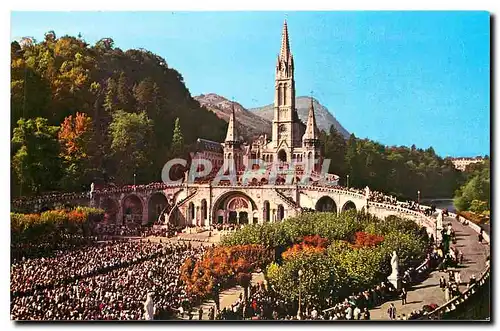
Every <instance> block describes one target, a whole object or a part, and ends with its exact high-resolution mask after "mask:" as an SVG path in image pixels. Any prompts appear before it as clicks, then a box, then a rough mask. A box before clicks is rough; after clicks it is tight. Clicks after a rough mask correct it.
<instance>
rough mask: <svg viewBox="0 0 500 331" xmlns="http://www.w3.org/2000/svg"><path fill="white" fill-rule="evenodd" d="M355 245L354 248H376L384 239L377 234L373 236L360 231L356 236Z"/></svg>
mask: <svg viewBox="0 0 500 331" xmlns="http://www.w3.org/2000/svg"><path fill="white" fill-rule="evenodd" d="M354 235H355V239H354V243H353V247H354V248H363V247H375V246H377V245H378V244H380V243H381V242H383V241H384V237H383V236H381V235H377V234H371V233H367V232H364V231H358V232H356V233H355V234H354Z"/></svg>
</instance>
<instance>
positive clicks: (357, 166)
mask: <svg viewBox="0 0 500 331" xmlns="http://www.w3.org/2000/svg"><path fill="white" fill-rule="evenodd" d="M321 140H322V142H323V146H322V147H323V148H324V155H325V157H326V158H329V159H331V163H330V172H331V173H334V174H338V175H339V176H341V181H340V183H341V184H342V185H345V184H346V182H347V175H349V185H350V186H355V187H365V186H367V185H368V186H369V187H370V188H371V189H373V190H377V191H381V192H385V193H387V194H392V195H395V196H397V197H400V198H406V199H412V200H416V199H417V191H420V192H421V197H422V198H436V197H438V198H444V197H452V196H453V193H454V191H455V190H456V189H457V188H458V187H459V186H460V184H461V183H463V181H464V178H463V175H462V173H461V172H460V171H458V170H456V169H455V167H454V166H453V164H452V163H451V161H450V160H447V159H443V158H441V157H439V156H438V155H436V153H435V152H434V149H433V148H432V147H430V148H428V149H425V150H423V149H420V148H416V147H415V145H412V146H411V147H410V148H408V147H405V146H384V145H382V144H379V143H377V142H375V141H373V140H369V139H359V138H356V136H355V135H354V134H351V136H350V137H349V140H347V141H345V139H344V138H343V137H342V135H341V134H339V132H338V131H337V130H336V129H335V128H334V127H333V126H332V127H331V128H330V131H329V132H328V133H325V132H324V131H323V132H322V133H321Z"/></svg>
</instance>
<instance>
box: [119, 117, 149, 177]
mask: <svg viewBox="0 0 500 331" xmlns="http://www.w3.org/2000/svg"><path fill="white" fill-rule="evenodd" d="M152 129H153V122H152V121H151V120H150V119H149V118H148V116H147V115H146V113H144V112H141V113H138V114H135V113H127V112H125V111H123V110H118V111H116V112H115V113H114V114H113V121H112V122H111V124H110V126H109V132H110V133H109V134H110V140H111V152H112V156H113V158H114V159H115V160H118V161H121V162H120V163H119V164H120V165H119V167H117V169H116V179H117V181H118V182H119V183H121V184H126V183H130V182H131V180H132V177H133V174H134V173H137V176H138V177H139V179H140V177H141V175H143V174H144V173H145V172H146V171H147V167H148V166H149V165H150V160H149V157H150V155H151V152H152V151H153V150H154V142H153V141H152V132H153V131H152Z"/></svg>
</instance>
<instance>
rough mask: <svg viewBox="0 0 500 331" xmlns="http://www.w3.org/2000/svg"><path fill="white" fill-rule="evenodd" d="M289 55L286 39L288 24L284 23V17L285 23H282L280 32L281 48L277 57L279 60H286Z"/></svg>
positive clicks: (288, 45) (288, 43)
mask: <svg viewBox="0 0 500 331" xmlns="http://www.w3.org/2000/svg"><path fill="white" fill-rule="evenodd" d="M290 55H291V54H290V41H289V39H288V26H287V24H286V19H285V23H283V32H282V33H281V49H280V56H279V58H280V60H281V61H287V60H288V58H289V57H290Z"/></svg>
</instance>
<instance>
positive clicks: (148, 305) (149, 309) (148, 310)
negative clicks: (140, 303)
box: [144, 293, 154, 321]
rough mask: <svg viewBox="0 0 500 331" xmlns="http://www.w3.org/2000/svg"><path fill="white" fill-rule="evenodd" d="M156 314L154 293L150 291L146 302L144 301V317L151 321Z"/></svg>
mask: <svg viewBox="0 0 500 331" xmlns="http://www.w3.org/2000/svg"><path fill="white" fill-rule="evenodd" d="M153 316H154V303H153V294H152V293H148V296H147V299H146V302H144V319H145V320H146V321H151V320H152V319H153Z"/></svg>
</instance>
